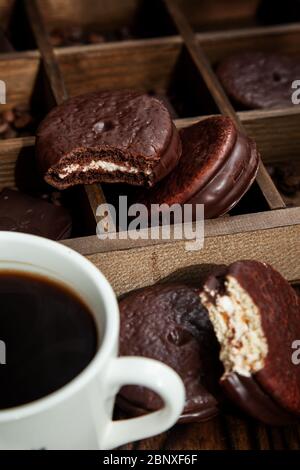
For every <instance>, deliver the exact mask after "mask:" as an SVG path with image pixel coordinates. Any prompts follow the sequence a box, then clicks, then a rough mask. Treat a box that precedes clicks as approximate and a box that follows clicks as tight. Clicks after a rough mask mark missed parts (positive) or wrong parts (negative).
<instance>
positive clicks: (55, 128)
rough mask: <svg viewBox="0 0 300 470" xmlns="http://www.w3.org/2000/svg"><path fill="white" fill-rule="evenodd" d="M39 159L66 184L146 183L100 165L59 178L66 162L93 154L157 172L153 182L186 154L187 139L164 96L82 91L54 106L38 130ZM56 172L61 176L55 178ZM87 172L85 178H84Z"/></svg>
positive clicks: (82, 160) (57, 183)
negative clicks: (183, 142) (161, 98)
mask: <svg viewBox="0 0 300 470" xmlns="http://www.w3.org/2000/svg"><path fill="white" fill-rule="evenodd" d="M36 148H37V159H38V163H39V166H40V169H41V172H42V173H43V174H44V177H45V179H46V181H47V182H48V183H50V184H52V185H54V186H56V187H59V188H61V189H63V188H66V187H68V186H71V185H73V184H78V183H81V182H84V183H92V182H95V181H109V182H121V181H123V182H127V183H131V184H137V185H139V184H145V181H144V180H141V178H140V177H139V176H138V175H134V174H131V175H130V178H129V176H128V175H127V176H126V174H125V173H124V174H123V173H122V172H121V171H118V172H111V173H110V174H108V173H107V174H105V173H104V172H103V170H94V172H93V173H91V176H90V180H87V178H88V176H89V175H86V174H85V175H84V174H83V175H82V178H81V179H82V181H81V180H80V178H77V179H76V178H75V177H72V178H71V177H70V178H69V180H67V179H66V180H61V181H59V179H58V177H57V173H58V172H59V169H62V167H63V166H64V165H66V164H72V163H79V164H80V165H85V164H87V163H89V162H90V161H91V160H92V159H96V160H97V158H101V159H104V160H105V161H107V162H113V163H119V164H122V163H126V164H129V165H131V166H134V167H136V168H138V169H139V170H140V171H141V173H142V172H143V171H145V170H150V171H152V172H153V174H152V175H150V176H148V177H147V180H146V183H147V184H148V185H150V186H151V185H152V184H154V183H155V182H156V181H158V180H159V179H161V178H163V177H164V176H166V174H167V173H169V172H170V171H171V170H172V169H173V168H174V167H175V165H176V164H177V161H178V159H179V158H180V155H181V142H180V139H179V136H178V134H177V130H176V128H175V126H174V124H173V122H172V119H171V116H170V114H169V112H168V110H167V109H166V108H165V107H164V105H163V104H162V103H161V101H159V100H158V99H156V98H154V97H151V96H149V95H144V94H141V93H137V92H134V91H122V90H120V91H114V92H109V91H107V92H94V93H88V94H86V95H81V96H76V97H75V98H71V99H69V100H68V101H66V102H65V103H64V104H62V105H61V106H58V107H56V108H55V109H53V110H52V111H51V112H50V113H49V114H48V116H47V117H46V118H45V119H44V121H43V122H42V123H41V125H40V127H39V129H38V131H37V145H36ZM55 176H56V177H55ZM84 177H85V180H83V179H84ZM144 179H145V177H144Z"/></svg>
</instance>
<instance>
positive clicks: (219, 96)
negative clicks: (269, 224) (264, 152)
mask: <svg viewBox="0 0 300 470" xmlns="http://www.w3.org/2000/svg"><path fill="white" fill-rule="evenodd" d="M164 3H165V5H166V8H167V9H168V11H169V13H170V16H171V18H172V19H173V21H174V23H175V25H176V27H177V29H178V31H179V33H180V34H181V36H182V38H183V40H184V43H185V45H186V47H187V49H188V51H189V54H190V56H191V58H192V59H193V61H194V63H195V65H196V67H197V69H198V70H199V72H200V74H201V76H202V78H203V80H204V81H205V83H206V86H207V88H208V90H209V91H210V93H211V95H212V97H213V98H214V100H215V102H216V104H217V106H218V108H219V109H220V111H221V113H222V114H224V115H226V116H229V117H231V119H232V120H233V121H234V122H235V124H236V126H237V128H238V129H240V130H242V131H244V128H243V125H242V123H241V121H240V119H239V118H238V116H237V113H236V112H235V110H234V108H233V106H232V105H231V103H230V101H229V99H228V97H227V95H226V93H225V92H224V90H223V88H222V86H221V84H220V82H219V80H218V78H217V76H216V74H215V73H214V71H213V69H212V67H211V64H210V62H209V60H208V58H207V57H206V55H205V53H204V52H203V50H202V48H201V46H200V44H199V42H198V40H197V37H196V35H195V33H194V32H193V30H192V28H191V26H190V25H189V23H188V21H187V20H186V18H185V16H184V14H183V13H182V11H181V9H180V8H179V6H178V4H177V2H174V1H172V0H164ZM257 182H258V184H259V186H260V189H261V191H262V193H263V195H264V197H265V199H266V201H267V203H268V205H269V207H270V208H271V209H279V208H283V207H285V204H284V201H283V199H282V197H281V195H280V194H279V192H278V191H277V189H276V187H275V185H274V183H273V182H272V180H271V178H270V177H269V175H268V173H267V171H266V169H265V168H264V164H263V163H261V165H260V168H259V171H258V175H257Z"/></svg>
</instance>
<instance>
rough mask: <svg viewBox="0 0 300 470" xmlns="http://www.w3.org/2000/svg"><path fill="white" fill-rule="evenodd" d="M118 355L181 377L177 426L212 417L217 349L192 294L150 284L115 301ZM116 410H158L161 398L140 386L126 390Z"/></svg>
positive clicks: (196, 295)
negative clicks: (118, 324)
mask: <svg viewBox="0 0 300 470" xmlns="http://www.w3.org/2000/svg"><path fill="white" fill-rule="evenodd" d="M120 318H121V327H120V355H125V356H127V355H138V356H145V357H150V358H152V359H157V360H160V361H162V362H164V363H166V364H167V365H169V366H170V367H172V368H173V369H175V370H176V371H177V372H178V374H179V375H180V376H181V378H182V380H183V382H184V384H185V387H186V403H185V408H184V411H183V414H182V416H181V418H180V421H181V422H187V421H194V420H195V421H202V420H207V419H209V418H210V417H213V416H215V415H216V414H217V412H218V402H217V399H218V398H219V393H220V389H219V386H218V381H219V378H220V376H221V374H222V372H223V368H222V365H221V363H220V361H219V359H218V354H219V347H218V342H217V340H216V338H215V334H214V331H213V327H212V325H211V323H210V321H209V318H208V314H207V311H206V309H205V308H204V307H203V306H202V304H201V302H200V298H199V291H198V289H195V288H192V287H188V286H186V285H181V284H175V285H174V284H173V285H156V286H152V287H148V288H145V289H141V290H139V291H136V292H132V293H130V294H129V295H128V296H126V297H125V298H124V299H122V300H121V301H120ZM118 403H119V406H120V407H122V408H123V409H124V410H125V411H127V412H130V413H133V414H136V415H138V414H142V413H145V411H152V410H157V409H159V408H161V406H162V402H161V399H160V398H159V397H158V396H157V395H156V394H155V393H153V392H152V391H150V390H147V389H145V388H144V387H137V386H126V387H123V388H122V390H121V391H120V394H119V400H118Z"/></svg>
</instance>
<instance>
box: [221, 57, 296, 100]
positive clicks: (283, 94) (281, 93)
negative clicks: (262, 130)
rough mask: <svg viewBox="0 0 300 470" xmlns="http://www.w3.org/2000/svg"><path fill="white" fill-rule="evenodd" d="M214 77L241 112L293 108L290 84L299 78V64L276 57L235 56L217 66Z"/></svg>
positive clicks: (289, 58)
mask: <svg viewBox="0 0 300 470" xmlns="http://www.w3.org/2000/svg"><path fill="white" fill-rule="evenodd" d="M217 75H218V77H219V79H220V81H221V83H222V85H223V87H224V89H225V91H226V93H227V94H228V96H229V97H230V98H231V99H232V101H233V102H234V104H236V105H238V106H240V107H242V108H246V109H256V108H258V109H263V108H280V107H285V106H293V103H292V93H293V91H294V90H293V89H292V83H293V81H294V80H296V79H297V77H299V76H300V60H299V58H297V57H289V56H285V55H282V54H279V53H278V54H277V53H269V52H239V53H237V54H234V55H232V56H230V57H227V58H226V59H224V60H223V61H222V62H221V63H220V64H219V66H218V68H217Z"/></svg>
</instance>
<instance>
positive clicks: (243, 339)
mask: <svg viewBox="0 0 300 470" xmlns="http://www.w3.org/2000/svg"><path fill="white" fill-rule="evenodd" d="M201 300H202V303H203V304H204V305H205V307H206V308H207V309H208V311H209V316H210V319H211V321H212V323H213V325H214V329H215V332H216V335H217V338H218V341H219V343H220V346H221V353H220V359H221V360H222V363H223V365H224V368H225V373H224V375H223V377H222V378H221V384H222V386H223V388H224V390H225V391H226V392H227V394H228V396H229V397H230V398H231V399H232V400H233V401H234V402H235V403H236V404H238V405H239V406H240V407H241V408H242V409H244V410H245V411H246V412H248V413H249V414H250V415H252V416H253V417H255V418H257V419H260V420H261V421H263V422H265V423H267V424H272V425H274V424H275V425H279V424H286V423H288V422H291V421H293V420H294V419H295V418H294V416H297V417H299V416H300V368H299V365H295V364H294V363H293V361H292V353H293V349H292V345H293V342H294V341H295V340H298V339H299V338H300V299H299V296H298V295H297V294H296V292H295V291H294V289H293V288H292V287H291V286H290V285H289V284H288V282H286V281H285V279H284V278H283V277H282V276H281V275H280V274H279V273H278V272H277V271H275V270H274V269H273V268H272V267H271V266H269V265H267V264H264V263H260V262H257V261H239V262H236V263H233V264H232V265H230V266H229V267H228V268H227V270H226V274H225V275H224V276H221V277H215V276H211V277H210V278H209V279H208V280H207V281H206V283H205V285H204V290H203V292H202V293H201Z"/></svg>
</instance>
